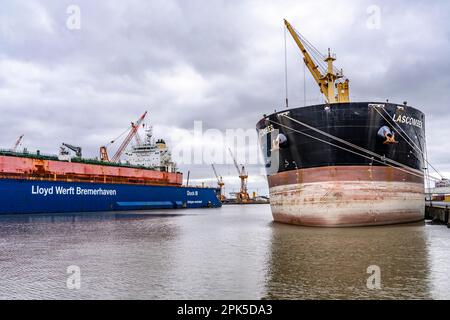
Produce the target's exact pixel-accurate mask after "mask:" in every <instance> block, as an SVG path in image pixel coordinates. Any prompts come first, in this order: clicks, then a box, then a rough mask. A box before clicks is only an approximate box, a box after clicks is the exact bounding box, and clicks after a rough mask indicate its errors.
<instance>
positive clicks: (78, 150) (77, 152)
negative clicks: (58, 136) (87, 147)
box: [62, 143, 81, 158]
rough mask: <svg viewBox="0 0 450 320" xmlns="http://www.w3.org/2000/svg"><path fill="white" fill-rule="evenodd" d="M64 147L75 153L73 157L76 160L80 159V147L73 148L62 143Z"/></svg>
mask: <svg viewBox="0 0 450 320" xmlns="http://www.w3.org/2000/svg"><path fill="white" fill-rule="evenodd" d="M62 145H63V146H64V147H67V148H69V149H70V150H72V151H73V152H75V156H76V157H77V158H81V147H77V146H73V145H71V144H68V143H63V144H62Z"/></svg>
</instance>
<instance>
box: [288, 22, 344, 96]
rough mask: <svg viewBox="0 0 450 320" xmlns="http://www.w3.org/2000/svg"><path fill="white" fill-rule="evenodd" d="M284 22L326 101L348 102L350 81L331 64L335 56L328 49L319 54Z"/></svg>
mask: <svg viewBox="0 0 450 320" xmlns="http://www.w3.org/2000/svg"><path fill="white" fill-rule="evenodd" d="M284 24H285V26H286V28H287V30H288V31H289V33H290V34H291V36H292V38H293V39H294V41H295V43H296V44H297V46H298V47H299V49H300V51H301V53H302V54H303V61H304V62H305V65H306V67H307V68H308V70H309V71H310V72H311V74H312V76H313V78H314V80H315V81H316V82H317V84H318V85H319V88H320V92H321V93H322V94H323V95H324V96H325V100H326V101H327V103H330V104H331V103H340V102H350V92H349V91H350V88H349V82H350V81H349V80H348V79H347V78H346V77H345V76H344V73H343V71H342V69H341V70H338V69H337V68H335V67H334V66H333V63H334V61H335V60H336V57H335V55H332V54H331V51H330V49H328V55H326V56H325V55H323V54H321V53H320V52H319V51H318V50H317V49H316V48H315V47H314V46H313V45H312V44H311V43H310V42H309V41H308V40H306V38H305V37H303V36H302V35H301V34H300V33H299V32H297V31H296V30H295V29H294V28H293V27H292V26H291V24H290V23H289V22H288V21H287V20H284Z"/></svg>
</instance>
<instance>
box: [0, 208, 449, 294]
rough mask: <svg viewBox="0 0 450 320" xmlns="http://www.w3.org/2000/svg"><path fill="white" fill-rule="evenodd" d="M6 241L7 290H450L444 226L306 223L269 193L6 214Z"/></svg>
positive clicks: (0, 228) (0, 230)
mask: <svg viewBox="0 0 450 320" xmlns="http://www.w3.org/2000/svg"><path fill="white" fill-rule="evenodd" d="M0 250H1V251H0V298H1V299H41V298H43V299H399V298H405V299H449V298H450V282H449V281H448V275H449V274H450V230H449V229H447V228H446V227H445V226H442V225H429V224H426V223H416V224H408V225H395V226H386V227H366V228H340V229H337V228H306V227H299V226H291V225H283V224H278V223H274V222H272V216H271V212H270V206H268V205H245V206H238V205H228V206H223V207H222V208H218V209H192V210H183V211H180V210H174V211H150V212H128V213H121V214H114V213H111V214H79V215H61V216H58V215H25V216H3V217H0ZM74 266H75V268H78V269H77V270H79V273H78V275H79V279H78V280H79V282H78V284H79V287H75V288H74V287H71V286H70V283H68V282H69V281H68V279H71V277H72V276H73V274H72V273H70V270H73V269H70V268H71V267H72V268H73V267H74ZM371 266H372V267H373V266H376V267H377V268H379V271H380V273H379V284H380V287H379V288H373V287H371V286H370V285H369V286H368V279H369V278H370V277H371V276H372V273H371V272H370V270H372V269H370V268H371ZM368 268H369V273H368ZM68 270H69V273H68Z"/></svg>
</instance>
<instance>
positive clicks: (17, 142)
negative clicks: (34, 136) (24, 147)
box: [13, 134, 24, 152]
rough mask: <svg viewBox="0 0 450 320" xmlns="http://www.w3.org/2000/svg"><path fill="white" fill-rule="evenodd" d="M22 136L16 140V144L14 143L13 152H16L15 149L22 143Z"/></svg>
mask: <svg viewBox="0 0 450 320" xmlns="http://www.w3.org/2000/svg"><path fill="white" fill-rule="evenodd" d="M23 136H24V135H23V134H22V135H21V136H20V137H19V138H18V139H17V140H16V142H15V143H14V147H13V151H14V152H16V150H17V147H18V146H19V144H20V143H21V142H22V139H23Z"/></svg>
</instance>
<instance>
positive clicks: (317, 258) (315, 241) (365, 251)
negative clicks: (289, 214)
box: [265, 223, 432, 299]
mask: <svg viewBox="0 0 450 320" xmlns="http://www.w3.org/2000/svg"><path fill="white" fill-rule="evenodd" d="M272 228H273V237H272V243H271V258H270V261H271V262H270V266H269V268H268V276H267V284H266V287H267V293H266V296H265V298H268V299H399V298H404V299H418V298H425V299H429V298H432V295H431V293H430V291H431V288H430V279H429V274H430V262H429V261H428V258H429V255H428V252H427V250H428V249H427V245H428V244H427V240H428V238H427V235H426V233H425V226H424V225H423V223H421V224H413V225H411V224H410V225H398V226H389V227H370V228H342V229H322V228H305V227H298V226H289V225H283V224H278V223H274V224H273V225H272ZM370 265H377V266H379V267H380V268H381V286H382V288H381V290H370V289H368V288H367V286H366V283H367V278H368V277H369V276H370V274H368V273H367V267H368V266H370Z"/></svg>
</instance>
